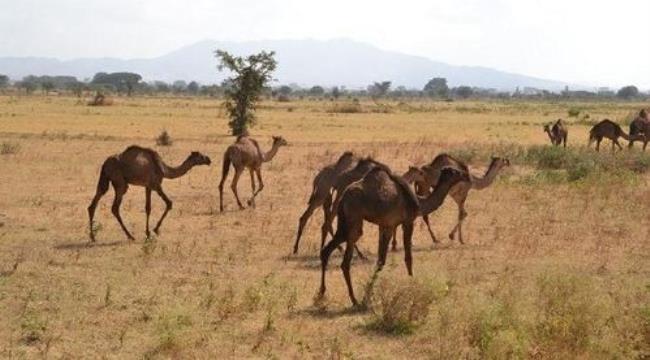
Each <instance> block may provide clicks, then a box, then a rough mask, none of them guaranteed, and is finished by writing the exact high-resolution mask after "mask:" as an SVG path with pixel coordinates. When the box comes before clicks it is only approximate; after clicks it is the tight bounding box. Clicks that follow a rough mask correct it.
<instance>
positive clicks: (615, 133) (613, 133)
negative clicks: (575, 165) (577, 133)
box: [587, 119, 644, 152]
mask: <svg viewBox="0 0 650 360" xmlns="http://www.w3.org/2000/svg"><path fill="white" fill-rule="evenodd" d="M619 137H622V138H623V139H625V140H627V141H631V139H634V140H640V139H644V137H643V136H642V135H635V136H632V137H630V136H629V135H628V134H626V133H625V131H623V129H621V127H620V126H619V125H618V124H617V123H615V122H613V121H611V120H609V119H605V120H603V121H601V122H599V123H598V124H596V125H594V126H593V127H592V128H591V130H590V131H589V144H588V145H587V146H591V144H592V143H593V142H594V141H595V142H596V151H600V142H601V141H603V138H608V139H610V140H612V152H614V150H615V149H616V148H615V147H614V145H616V146H618V148H619V149H621V150H623V147H622V146H621V144H619V142H618V138H619Z"/></svg>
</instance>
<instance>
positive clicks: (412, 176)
mask: <svg viewBox="0 0 650 360" xmlns="http://www.w3.org/2000/svg"><path fill="white" fill-rule="evenodd" d="M402 177H403V178H404V179H405V180H406V181H407V182H409V183H410V182H415V183H423V182H424V181H425V173H424V171H423V170H422V169H420V168H419V167H417V166H409V169H408V170H407V171H406V172H405V173H404V175H402Z"/></svg>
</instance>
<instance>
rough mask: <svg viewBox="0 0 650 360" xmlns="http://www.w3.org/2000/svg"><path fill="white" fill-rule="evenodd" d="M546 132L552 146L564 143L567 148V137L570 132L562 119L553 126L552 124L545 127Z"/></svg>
mask: <svg viewBox="0 0 650 360" xmlns="http://www.w3.org/2000/svg"><path fill="white" fill-rule="evenodd" d="M544 132H546V133H547V134H548V138H549V139H551V144H553V145H560V144H562V143H564V147H566V140H567V136H568V135H569V131H568V130H567V128H566V126H564V123H563V122H562V119H557V121H556V122H555V123H554V124H553V125H552V126H551V124H546V125H544Z"/></svg>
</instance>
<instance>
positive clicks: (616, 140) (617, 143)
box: [612, 139, 623, 150]
mask: <svg viewBox="0 0 650 360" xmlns="http://www.w3.org/2000/svg"><path fill="white" fill-rule="evenodd" d="M614 145H616V146H618V149H619V150H623V147H622V146H621V144H620V143H619V142H618V139H614ZM614 145H612V150H614Z"/></svg>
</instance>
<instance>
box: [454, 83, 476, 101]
mask: <svg viewBox="0 0 650 360" xmlns="http://www.w3.org/2000/svg"><path fill="white" fill-rule="evenodd" d="M454 92H455V93H456V96H458V97H459V98H461V99H467V98H468V97H470V96H472V95H473V94H474V90H473V89H472V88H471V87H469V86H465V85H461V86H459V87H457V88H456V89H454Z"/></svg>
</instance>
